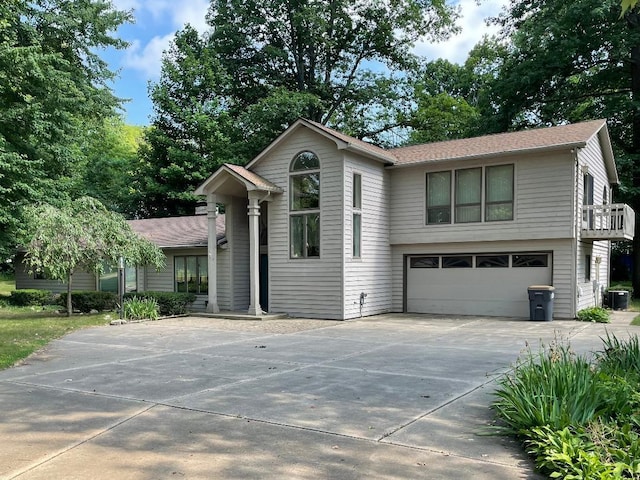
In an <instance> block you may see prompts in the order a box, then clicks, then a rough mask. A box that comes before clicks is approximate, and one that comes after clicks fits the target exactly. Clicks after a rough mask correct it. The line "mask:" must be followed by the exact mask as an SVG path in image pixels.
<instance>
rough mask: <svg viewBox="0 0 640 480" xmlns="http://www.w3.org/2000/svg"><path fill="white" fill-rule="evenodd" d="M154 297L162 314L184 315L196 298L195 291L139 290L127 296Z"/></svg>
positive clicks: (126, 295) (126, 296)
mask: <svg viewBox="0 0 640 480" xmlns="http://www.w3.org/2000/svg"><path fill="white" fill-rule="evenodd" d="M133 297H138V298H139V299H145V298H152V299H154V300H155V301H156V302H157V303H158V308H159V309H160V315H162V316H166V315H182V314H184V313H187V311H188V308H189V305H190V304H191V303H193V301H194V300H195V299H196V296H195V294H193V293H177V292H137V293H127V294H125V298H127V299H128V298H133Z"/></svg>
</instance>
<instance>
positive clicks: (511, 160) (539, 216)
mask: <svg viewBox="0 0 640 480" xmlns="http://www.w3.org/2000/svg"><path fill="white" fill-rule="evenodd" d="M502 164H514V219H513V221H499V222H474V223H464V224H460V223H459V224H456V223H452V224H441V225H426V221H425V210H426V174H427V172H438V171H446V170H455V169H458V168H472V167H481V166H487V165H502ZM574 165H575V163H574V161H573V155H571V154H570V153H569V152H567V153H555V154H553V155H526V156H513V157H501V158H500V159H494V160H487V159H484V160H482V161H481V160H472V161H464V162H460V161H458V162H439V163H436V164H433V163H432V164H428V165H419V166H415V167H404V168H392V169H390V172H391V192H392V194H391V244H415V243H430V242H434V243H438V242H466V241H468V239H469V236H470V235H471V236H473V238H474V239H476V240H477V241H493V240H525V239H545V238H570V237H574V236H575V230H574V228H573V226H574V221H573V209H572V205H573V203H574V192H575V191H574V189H573V188H567V187H568V186H570V185H572V184H573V170H574ZM483 188H484V186H483ZM452 193H453V192H452Z"/></svg>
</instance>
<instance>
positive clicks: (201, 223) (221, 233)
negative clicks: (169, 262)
mask: <svg viewBox="0 0 640 480" xmlns="http://www.w3.org/2000/svg"><path fill="white" fill-rule="evenodd" d="M129 225H131V228H132V229H133V231H134V232H136V233H138V234H139V235H141V236H142V237H144V238H146V239H147V240H150V241H151V242H153V243H155V244H156V245H157V246H158V247H161V248H176V247H206V246H207V216H206V215H192V216H188V217H166V218H147V219H144V220H129ZM216 226H217V231H218V235H217V242H218V245H220V244H221V243H224V241H225V223H224V214H218V217H217V218H216Z"/></svg>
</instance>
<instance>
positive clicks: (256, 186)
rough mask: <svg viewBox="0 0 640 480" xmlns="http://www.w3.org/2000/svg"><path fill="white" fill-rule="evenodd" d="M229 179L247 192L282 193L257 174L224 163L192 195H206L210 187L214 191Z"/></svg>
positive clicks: (278, 188)
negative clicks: (242, 186)
mask: <svg viewBox="0 0 640 480" xmlns="http://www.w3.org/2000/svg"><path fill="white" fill-rule="evenodd" d="M229 179H233V181H232V183H235V182H238V185H240V184H241V185H244V188H246V189H247V191H249V190H260V191H266V192H272V193H282V189H281V188H280V187H278V186H277V185H275V184H273V183H271V182H270V181H269V180H266V179H264V178H262V177H261V176H260V175H258V174H257V173H254V172H251V171H249V170H247V169H246V168H244V167H241V166H240V165H234V164H232V163H225V164H223V165H221V166H220V168H218V169H217V170H216V171H215V172H213V174H212V175H211V176H210V177H209V178H207V179H206V180H205V181H204V182H203V183H202V184H201V185H200V186H199V187H198V188H196V190H195V192H194V193H195V194H196V195H206V192H207V190H208V189H210V188H212V186H213V188H214V189H215V188H218V187H220V185H221V184H224V183H225V182H226V181H227V180H229ZM216 185H217V187H216Z"/></svg>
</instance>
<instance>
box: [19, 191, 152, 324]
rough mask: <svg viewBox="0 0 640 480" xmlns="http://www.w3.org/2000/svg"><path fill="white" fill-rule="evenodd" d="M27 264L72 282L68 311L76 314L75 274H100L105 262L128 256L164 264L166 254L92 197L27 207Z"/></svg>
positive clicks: (135, 261) (139, 262)
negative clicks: (73, 299)
mask: <svg viewBox="0 0 640 480" xmlns="http://www.w3.org/2000/svg"><path fill="white" fill-rule="evenodd" d="M26 218H27V219H28V220H29V221H28V226H27V232H28V237H29V238H30V240H29V242H28V243H27V245H26V251H27V252H26V255H25V263H26V264H27V265H28V266H29V268H30V269H31V270H32V271H38V272H43V273H46V275H47V276H48V277H49V278H52V279H54V280H60V281H65V282H67V314H68V315H71V313H72V310H73V309H72V298H71V291H72V287H73V274H74V273H75V272H77V271H79V270H84V271H88V272H100V271H101V269H102V267H103V264H104V263H107V264H111V265H117V264H118V261H119V259H120V258H121V257H122V258H124V259H125V260H126V261H127V263H129V264H132V265H153V266H155V267H156V268H161V267H162V266H163V265H164V262H165V257H164V254H163V253H162V251H161V250H160V249H159V248H158V247H157V246H156V245H155V244H153V243H151V242H149V241H148V240H145V239H143V238H142V237H139V236H138V235H137V234H136V233H135V232H133V230H131V227H130V226H129V224H128V223H127V222H126V221H125V219H124V217H122V216H121V215H119V214H117V213H113V212H110V211H109V210H107V209H106V208H105V207H104V205H102V204H101V203H100V202H98V201H97V200H95V199H93V198H91V197H82V198H79V199H77V200H75V201H73V202H69V203H68V204H66V205H64V206H62V207H59V208H58V207H54V206H52V205H48V204H42V205H38V206H32V207H28V208H27V215H26Z"/></svg>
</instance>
